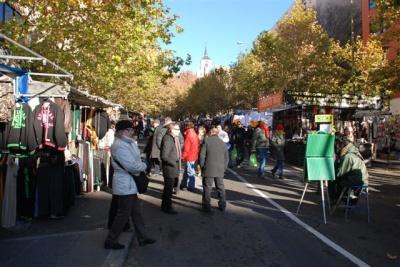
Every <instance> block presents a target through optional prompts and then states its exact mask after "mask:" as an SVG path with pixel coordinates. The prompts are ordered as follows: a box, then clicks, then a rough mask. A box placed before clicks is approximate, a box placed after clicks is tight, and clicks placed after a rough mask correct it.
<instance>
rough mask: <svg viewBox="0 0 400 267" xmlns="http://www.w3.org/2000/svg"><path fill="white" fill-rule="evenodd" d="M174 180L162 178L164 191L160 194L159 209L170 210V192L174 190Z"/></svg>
mask: <svg viewBox="0 0 400 267" xmlns="http://www.w3.org/2000/svg"><path fill="white" fill-rule="evenodd" d="M175 179H176V178H170V177H164V190H163V193H162V203H161V209H163V210H170V209H172V190H173V188H174V184H175Z"/></svg>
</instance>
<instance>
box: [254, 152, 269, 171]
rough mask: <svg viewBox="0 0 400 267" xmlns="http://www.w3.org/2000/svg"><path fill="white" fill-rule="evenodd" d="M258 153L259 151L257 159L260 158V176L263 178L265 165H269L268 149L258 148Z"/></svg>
mask: <svg viewBox="0 0 400 267" xmlns="http://www.w3.org/2000/svg"><path fill="white" fill-rule="evenodd" d="M256 151H257V157H258V162H259V167H258V175H259V176H263V175H264V169H265V165H266V164H267V159H268V148H266V147H258V148H257V149H256Z"/></svg>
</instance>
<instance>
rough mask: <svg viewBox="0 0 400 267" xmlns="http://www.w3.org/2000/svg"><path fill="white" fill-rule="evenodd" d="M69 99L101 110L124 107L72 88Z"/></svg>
mask: <svg viewBox="0 0 400 267" xmlns="http://www.w3.org/2000/svg"><path fill="white" fill-rule="evenodd" d="M68 99H70V100H71V102H73V103H75V104H79V105H82V106H93V107H99V108H106V107H122V106H121V105H119V104H115V103H113V102H111V101H109V100H107V99H105V98H103V97H99V96H94V95H91V94H90V93H89V92H87V91H84V90H82V89H77V88H71V90H70V93H69V96H68Z"/></svg>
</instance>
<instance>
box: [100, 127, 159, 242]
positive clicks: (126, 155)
mask: <svg viewBox="0 0 400 267" xmlns="http://www.w3.org/2000/svg"><path fill="white" fill-rule="evenodd" d="M115 128H116V133H115V137H116V138H115V141H114V143H113V145H112V147H111V156H112V166H113V168H114V174H113V182H112V185H113V187H112V188H113V198H115V199H116V201H117V215H116V217H115V218H114V220H113V222H112V225H111V228H110V231H109V233H108V236H107V238H106V241H105V242H104V248H106V249H123V248H124V247H125V246H124V245H123V244H120V243H119V242H118V237H119V236H120V234H121V232H122V231H123V228H124V226H125V225H126V223H127V222H128V221H129V217H131V218H132V221H133V224H134V226H135V231H136V236H137V238H138V242H139V245H140V246H144V245H147V244H152V243H154V242H155V240H154V239H151V238H148V237H147V235H146V232H145V226H144V222H143V217H142V212H141V203H140V199H139V198H138V195H137V194H138V188H137V185H136V183H135V181H134V179H133V177H132V175H137V176H139V175H140V172H143V171H145V170H146V168H147V166H146V164H145V163H144V162H142V160H141V158H140V150H139V148H138V146H137V144H136V142H135V140H133V139H132V135H133V133H134V129H133V124H132V122H131V121H130V120H121V121H119V122H117V124H116V126H115Z"/></svg>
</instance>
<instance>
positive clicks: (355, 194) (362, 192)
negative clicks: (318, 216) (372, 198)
mask: <svg viewBox="0 0 400 267" xmlns="http://www.w3.org/2000/svg"><path fill="white" fill-rule="evenodd" d="M345 193H347V196H346V205H345V206H344V208H345V220H346V222H348V221H349V213H350V211H352V210H354V209H355V208H356V207H357V206H359V200H360V198H361V197H362V196H364V197H365V200H366V204H367V216H368V223H369V222H370V213H369V195H368V185H354V186H347V187H344V188H343V190H342V192H341V193H340V196H339V198H338V200H337V202H336V204H335V206H334V208H333V209H332V212H331V214H333V212H334V211H335V210H336V208H337V207H338V206H339V204H340V202H341V201H342V199H343V196H344V194H345ZM352 199H354V200H355V203H352Z"/></svg>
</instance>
